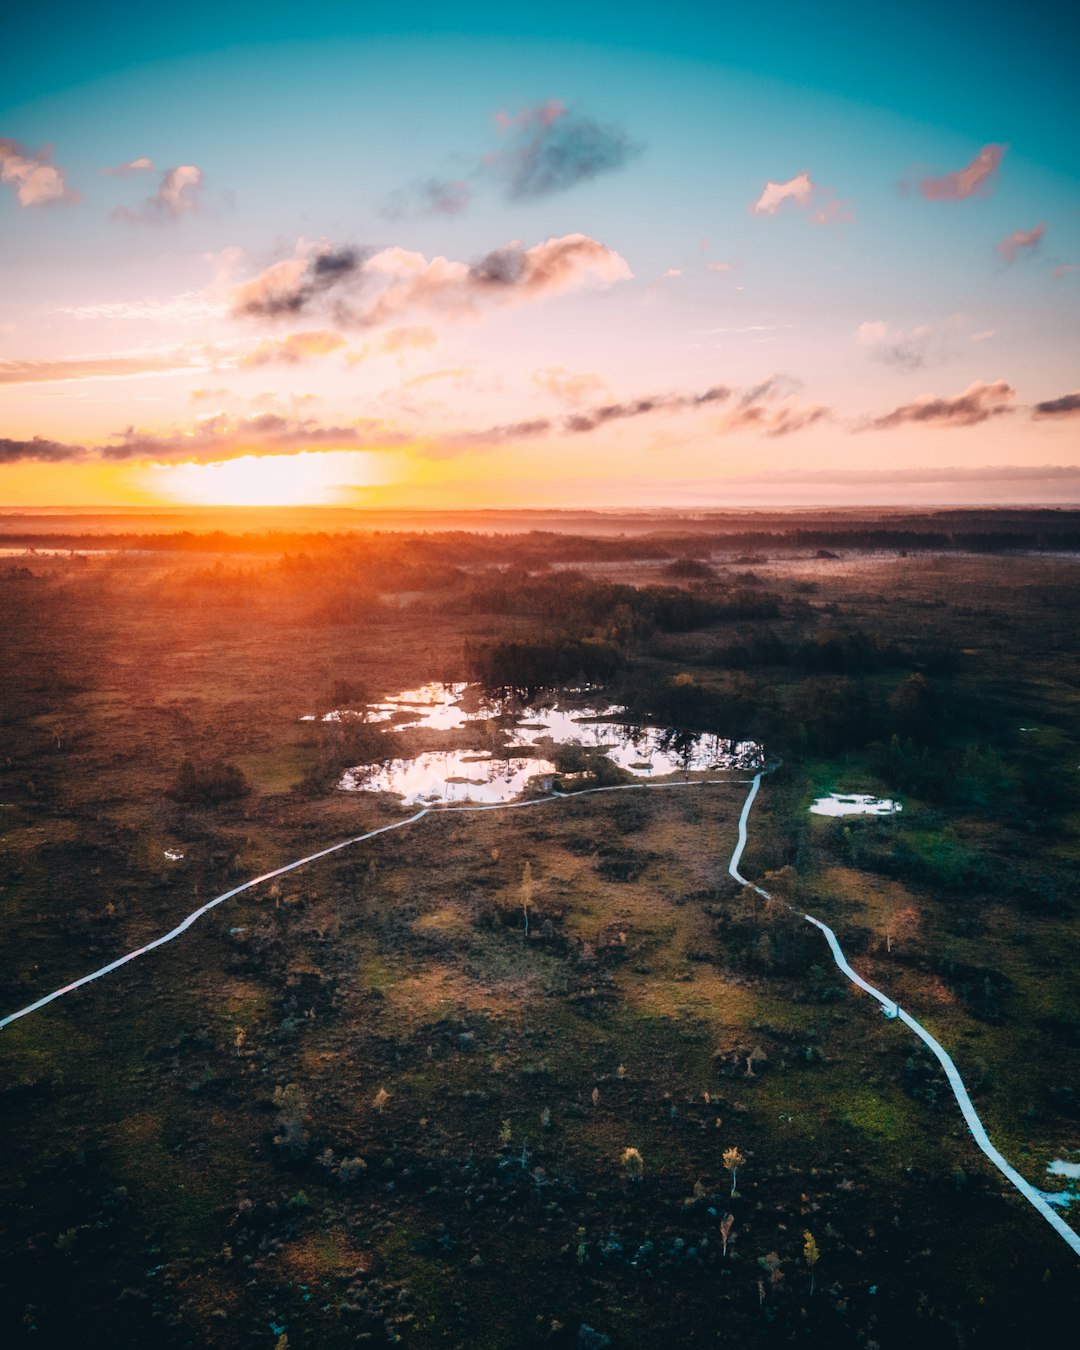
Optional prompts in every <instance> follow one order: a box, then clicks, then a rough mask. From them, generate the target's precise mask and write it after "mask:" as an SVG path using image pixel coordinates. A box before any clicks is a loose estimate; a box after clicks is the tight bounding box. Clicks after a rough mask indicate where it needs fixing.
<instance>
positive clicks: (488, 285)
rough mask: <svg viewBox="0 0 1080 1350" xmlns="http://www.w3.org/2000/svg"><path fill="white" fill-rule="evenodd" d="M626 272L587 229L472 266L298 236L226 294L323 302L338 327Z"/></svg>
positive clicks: (501, 300) (261, 306)
mask: <svg viewBox="0 0 1080 1350" xmlns="http://www.w3.org/2000/svg"><path fill="white" fill-rule="evenodd" d="M631 275H632V273H631V271H630V268H629V266H628V265H627V263H626V260H625V259H624V258H623V257H621V255H620V254H618V253H616V252H615V251H614V250H613V249H610V248H608V247H607V246H606V245H604V244H601V243H599V242H598V241H597V240H595V239H590V238H589V236H588V235H584V234H568V235H563V236H562V237H561V238H558V239H548V240H546V241H545V242H544V243H541V244H535V245H534V246H533V247H532V248H528V249H527V248H523V247H522V246H521V245H519V244H512V245H510V246H508V247H506V248H501V249H495V250H493V251H492V252H491V253H487V254H485V255H484V256H483V257H482V258H480V259H479V261H478V262H475V263H473V264H471V265H470V264H468V263H464V262H456V261H453V260H451V259H448V258H442V257H436V258H431V259H428V258H426V257H424V255H423V254H422V253H416V252H414V251H412V250H409V249H404V248H385V249H381V250H380V251H378V252H373V251H372V250H370V249H359V248H353V247H344V248H335V247H331V246H329V245H319V246H317V247H315V248H312V247H310V246H307V245H301V246H300V248H299V251H298V254H297V256H296V257H295V258H288V259H284V260H283V261H281V262H277V263H274V264H273V265H272V266H270V267H268V268H267V269H266V270H265V271H264V272H262V273H260V274H259V275H258V276H257V277H254V278H253V279H252V280H251V281H247V282H244V283H242V284H241V285H239V286H236V287H234V288H233V291H232V293H231V301H232V312H233V314H234V315H237V316H246V317H250V318H264V319H274V318H280V317H283V316H289V315H300V314H305V313H309V312H312V311H320V310H325V311H326V312H328V313H330V314H331V315H332V317H333V318H334V321H335V322H336V323H337V324H339V325H341V326H351V327H360V328H364V327H372V326H376V325H381V324H386V323H392V322H395V321H397V320H399V319H400V318H402V317H403V316H404V315H406V314H407V313H410V312H413V311H419V312H424V313H428V314H431V315H437V316H440V317H442V318H445V319H448V320H460V319H463V318H472V317H475V316H476V315H477V314H478V313H479V312H480V311H481V310H483V309H486V308H490V307H497V306H506V305H521V304H528V303H532V302H534V301H536V300H541V299H546V298H548V297H550V296H555V295H560V294H563V293H565V292H568V291H574V290H579V289H581V288H582V287H583V286H586V285H589V284H590V283H592V284H599V285H610V284H612V283H614V282H616V281H624V280H627V279H629V277H630V276H631Z"/></svg>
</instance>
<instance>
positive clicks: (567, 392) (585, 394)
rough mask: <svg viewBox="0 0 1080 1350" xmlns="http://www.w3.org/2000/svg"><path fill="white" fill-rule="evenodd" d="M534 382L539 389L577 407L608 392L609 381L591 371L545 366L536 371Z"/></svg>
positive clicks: (534, 372) (533, 376)
mask: <svg viewBox="0 0 1080 1350" xmlns="http://www.w3.org/2000/svg"><path fill="white" fill-rule="evenodd" d="M532 381H533V384H535V385H536V386H537V387H538V388H540V389H543V390H544V391H545V392H546V393H548V394H553V395H554V396H555V397H556V398H558V399H562V400H563V401H564V402H565V403H571V404H574V405H575V406H577V405H579V404H582V403H584V402H585V400H586V399H589V398H596V397H598V396H600V395H602V394H604V393H605V392H606V391H607V387H608V386H607V381H606V380H603V379H601V378H600V376H599V375H594V374H592V372H591V371H580V372H575V371H570V370H567V369H566V367H565V366H545V367H544V368H543V369H542V370H534V371H533V374H532Z"/></svg>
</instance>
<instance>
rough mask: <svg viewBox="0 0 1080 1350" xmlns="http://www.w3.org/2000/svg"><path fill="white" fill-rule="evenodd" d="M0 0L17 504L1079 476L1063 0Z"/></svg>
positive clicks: (995, 495)
mask: <svg viewBox="0 0 1080 1350" xmlns="http://www.w3.org/2000/svg"><path fill="white" fill-rule="evenodd" d="M309 8H312V9H313V10H315V7H309ZM5 32H6V36H7V46H8V50H9V51H10V52H13V53H14V52H19V51H22V52H24V53H26V54H27V59H25V60H23V61H21V62H20V61H9V62H8V63H7V66H6V69H5V73H4V79H3V83H2V85H0V505H6V506H13V507H26V506H47V505H63V506H84V505H85V506H106V505H127V506H130V505H166V504H170V503H177V504H183V505H245V504H251V505H287V504H291V503H296V504H298V505H299V504H333V505H339V506H356V507H430V508H448V509H452V508H461V507H470V508H475V507H488V506H491V507H495V506H499V507H506V506H510V507H513V506H555V507H605V506H609V507H622V506H629V505H634V506H649V505H656V506H664V507H674V506H680V507H694V508H706V507H713V506H715V507H722V506H740V505H756V504H762V505H782V504H792V505H806V504H813V503H830V504H831V503H837V504H861V503H866V504H877V503H882V504H904V503H912V504H924V503H933V502H942V503H949V504H952V503H959V502H971V503H999V502H1000V503H1029V502H1030V503H1051V504H1053V503H1060V504H1066V503H1076V502H1078V501H1080V368H1078V366H1080V362H1078V355H1080V145H1078V141H1077V137H1076V134H1075V129H1076V126H1077V125H1078V124H1080V106H1078V105H1080V96H1078V93H1077V83H1076V80H1075V78H1074V75H1073V71H1072V69H1071V59H1072V53H1073V52H1074V51H1075V50H1076V41H1077V38H1078V37H1080V18H1078V17H1077V15H1076V13H1075V11H1074V10H1072V8H1071V7H1065V6H1060V5H1048V4H1041V3H1034V4H1029V5H1027V6H1025V7H1024V9H1023V11H1022V12H1021V11H1018V10H1017V9H1016V8H1015V6H1006V5H1004V4H998V3H983V4H979V5H978V6H976V5H965V4H956V5H952V6H948V7H946V6H941V5H940V4H935V5H930V4H928V3H924V0H912V3H909V4H906V5H904V6H887V7H881V9H880V12H875V11H874V9H873V8H872V7H868V6H866V5H865V4H859V5H856V4H853V3H846V0H841V2H839V3H835V4H828V3H823V4H821V5H815V6H810V5H807V4H805V3H788V2H786V0H785V2H782V3H774V4H771V5H767V6H757V7H753V6H746V5H744V4H739V5H735V4H728V3H725V0H711V3H708V4H694V3H685V0H674V2H673V3H671V4H668V5H667V6H664V7H659V8H658V7H656V6H655V5H650V6H645V5H643V4H637V3H635V2H634V0H628V2H627V3H621V4H619V5H611V4H604V5H600V4H588V3H581V4H573V5H571V4H562V3H552V4H548V5H546V6H544V7H543V11H542V12H540V13H533V12H528V13H526V12H524V11H521V10H512V9H511V7H507V6H506V5H505V4H500V5H495V4H473V5H462V6H456V7H451V6H446V5H434V4H429V3H427V0H420V2H419V3H414V4H413V5H411V6H409V7H407V12H406V11H405V9H404V7H403V9H402V16H401V17H398V16H397V15H395V14H391V13H388V12H387V7H385V6H374V5H366V4H357V3H355V0H354V2H353V3H349V4H345V3H337V0H330V2H329V3H324V4H321V5H320V6H318V7H317V11H316V12H312V13H307V12H304V7H298V6H296V5H293V4H288V5H286V4H284V3H278V2H277V0H270V2H269V3H260V4H258V5H253V4H250V3H248V0H238V2H237V3H234V4H232V5H230V6H227V7H225V6H217V5H216V6H214V7H213V8H211V7H210V5H209V4H207V3H205V0H191V3H189V4H187V5H186V6H185V7H184V10H183V14H182V16H181V15H178V14H177V13H175V12H173V11H169V10H160V11H155V12H151V11H144V12H142V13H141V14H140V17H139V20H138V22H135V21H133V19H132V12H131V9H130V7H129V6H124V7H120V6H117V5H111V4H105V5H103V6H100V7H98V8H89V7H87V6H85V5H79V6H75V5H68V4H66V3H63V2H62V3H59V4H57V5H53V6H50V7H49V10H48V12H47V14H46V12H45V11H41V10H40V9H39V10H38V11H37V13H36V14H35V13H34V12H32V11H31V9H30V8H29V7H22V12H19V13H16V14H15V15H14V16H13V17H11V18H9V19H8V20H6V21H5ZM31 54H32V59H31Z"/></svg>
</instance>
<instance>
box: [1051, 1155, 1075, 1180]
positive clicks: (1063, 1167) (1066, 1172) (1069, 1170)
mask: <svg viewBox="0 0 1080 1350" xmlns="http://www.w3.org/2000/svg"><path fill="white" fill-rule="evenodd" d="M1046 1170H1047V1171H1048V1172H1049V1173H1050V1175H1051V1176H1052V1177H1071V1178H1072V1179H1073V1180H1074V1181H1075V1180H1080V1162H1066V1161H1065V1159H1064V1158H1055V1159H1054V1161H1053V1162H1052V1163H1051V1164H1050V1166H1049V1167H1048V1168H1047V1169H1046Z"/></svg>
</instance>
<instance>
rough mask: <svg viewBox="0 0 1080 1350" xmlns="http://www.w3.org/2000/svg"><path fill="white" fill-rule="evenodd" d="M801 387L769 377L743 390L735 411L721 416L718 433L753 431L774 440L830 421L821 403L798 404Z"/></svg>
mask: <svg viewBox="0 0 1080 1350" xmlns="http://www.w3.org/2000/svg"><path fill="white" fill-rule="evenodd" d="M801 389H802V385H801V383H800V382H799V381H798V380H794V379H792V378H791V376H789V375H771V376H770V377H769V378H768V379H767V380H762V381H761V382H760V383H759V384H756V385H754V386H752V387H751V388H750V389H746V390H744V391H743V393H742V394H741V396H740V398H739V401H738V403H737V404H736V406H735V407H734V408H732V409H731V410H730V412H727V413H726V414H725V415H724V418H723V421H722V423H721V425H720V427H719V430H720V431H722V432H724V433H725V434H728V435H730V434H732V433H734V432H740V431H756V432H758V433H759V434H760V435H763V436H767V437H768V438H769V439H770V440H776V439H778V438H779V437H782V436H791V435H793V434H794V433H795V432H797V431H804V430H805V429H806V428H807V427H812V426H814V425H816V424H817V423H818V422H823V421H826V420H827V419H829V418H831V417H832V409H831V408H829V407H826V406H825V405H824V404H820V403H800V402H799V400H798V397H797V395H798V393H799V392H800V390H801Z"/></svg>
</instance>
